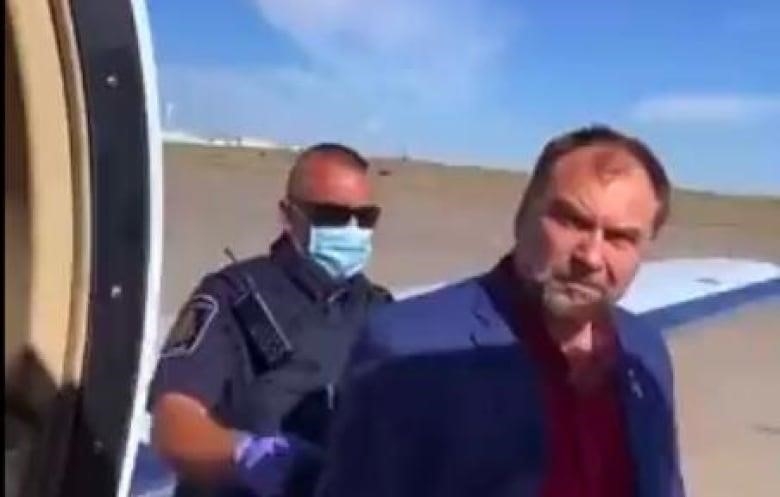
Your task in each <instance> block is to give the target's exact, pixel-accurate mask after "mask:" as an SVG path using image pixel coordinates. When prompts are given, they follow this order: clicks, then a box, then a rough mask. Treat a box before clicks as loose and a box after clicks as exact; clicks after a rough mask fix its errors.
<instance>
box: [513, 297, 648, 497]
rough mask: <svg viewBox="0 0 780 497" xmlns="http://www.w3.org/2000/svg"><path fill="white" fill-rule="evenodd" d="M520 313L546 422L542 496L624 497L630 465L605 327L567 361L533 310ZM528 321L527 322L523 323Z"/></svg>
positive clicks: (611, 341)
mask: <svg viewBox="0 0 780 497" xmlns="http://www.w3.org/2000/svg"><path fill="white" fill-rule="evenodd" d="M522 307H525V308H524V309H522V311H523V312H522V318H523V319H522V322H524V323H525V324H526V325H525V326H523V329H524V336H523V338H524V341H525V343H527V344H528V346H529V350H530V352H531V355H532V357H533V358H534V359H535V361H536V362H537V363H538V365H539V370H540V372H541V374H540V378H541V381H542V394H543V401H544V409H545V420H546V421H547V437H546V440H547V447H546V452H547V466H546V468H547V469H546V472H545V474H544V477H543V481H542V487H541V488H542V491H541V494H540V495H541V496H542V497H628V496H631V495H633V486H634V467H633V461H632V456H631V452H630V450H629V446H628V437H627V434H626V427H625V420H624V418H623V412H622V407H621V404H620V400H619V395H618V385H617V377H616V374H615V368H614V362H615V361H614V359H615V357H616V356H617V352H618V347H619V345H618V343H617V338H616V336H615V333H614V331H613V330H611V329H607V330H604V331H601V332H600V333H599V334H598V335H597V336H598V339H597V340H596V346H595V353H594V354H592V355H591V356H590V357H587V358H581V359H578V358H567V357H565V356H564V354H563V353H562V352H561V350H560V348H559V346H558V345H557V344H556V343H555V342H554V341H553V339H552V337H550V335H549V334H548V333H547V331H546V330H545V328H544V324H543V322H542V319H541V318H540V316H539V312H538V308H537V309H536V310H534V309H529V308H528V306H527V305H526V306H521V308H522ZM529 317H530V319H529Z"/></svg>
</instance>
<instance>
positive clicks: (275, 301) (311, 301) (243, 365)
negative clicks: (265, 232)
mask: <svg viewBox="0 0 780 497" xmlns="http://www.w3.org/2000/svg"><path fill="white" fill-rule="evenodd" d="M247 277H249V278H250V279H251V280H252V282H253V283H254V285H256V290H257V292H258V293H259V294H260V295H261V297H262V299H263V301H264V303H265V304H266V305H267V310H268V313H267V314H268V316H266V317H267V318H268V320H267V322H266V326H270V325H271V324H273V325H275V326H278V327H279V328H280V329H281V330H282V331H283V333H284V334H285V335H286V337H288V338H289V341H290V343H291V344H292V346H293V349H294V351H293V353H292V355H291V357H290V358H289V359H288V360H287V361H285V362H284V363H282V364H280V365H279V366H278V367H276V368H273V369H271V370H270V371H269V370H262V368H261V369H259V368H258V366H257V361H256V359H255V358H254V357H253V354H252V353H253V350H252V346H251V344H250V343H249V342H248V340H247V335H246V329H245V328H244V329H242V325H241V321H240V320H239V319H237V317H236V314H235V312H234V310H233V309H234V305H235V303H236V301H237V300H238V299H240V298H242V297H243V296H246V293H247V290H251V289H249V288H248V287H249V286H251V284H248V283H247V281H248V280H247ZM389 300H390V296H389V294H388V293H387V292H386V291H385V290H383V289H381V288H379V287H377V286H375V285H373V284H371V283H370V282H369V281H368V280H367V279H366V278H365V277H364V276H363V275H358V276H356V277H354V278H351V279H350V280H348V281H346V282H342V283H340V284H339V283H336V282H334V281H333V280H332V279H330V278H329V277H328V276H327V274H326V273H325V272H324V271H323V270H322V269H321V268H319V267H318V266H317V265H316V264H315V263H313V262H312V261H310V260H309V259H307V258H304V257H302V256H301V255H300V254H299V253H298V251H297V250H296V249H295V248H294V247H293V245H292V243H291V242H290V241H289V239H288V238H287V237H285V236H283V237H281V238H280V239H278V240H277V241H276V242H275V243H274V244H273V245H272V246H271V251H270V254H269V256H267V257H258V258H255V259H251V260H248V261H245V262H240V263H237V264H233V265H231V266H228V267H226V268H224V269H223V270H221V271H219V272H217V273H213V274H210V275H208V276H206V277H205V278H204V279H203V280H202V281H201V283H200V284H199V285H198V287H197V288H196V290H195V291H194V292H193V294H192V296H191V297H190V299H189V300H188V302H187V303H186V304H185V305H184V306H183V307H182V309H181V310H180V312H179V315H178V317H177V319H176V322H175V324H174V325H173V327H172V328H171V331H170V333H169V336H168V340H167V343H166V345H165V346H164V348H163V351H162V353H161V357H160V361H159V364H158V367H157V372H156V374H155V378H154V380H153V382H152V386H151V389H150V404H151V405H153V404H154V402H155V401H156V399H158V398H159V397H160V396H161V395H162V394H164V393H166V392H176V393H181V394H184V395H187V396H190V397H193V398H195V399H197V400H198V401H199V402H201V403H202V404H203V405H204V406H205V407H206V408H208V410H209V411H210V413H211V415H212V416H213V417H214V418H215V419H216V420H217V421H218V422H220V423H221V424H223V425H225V426H227V427H230V428H233V429H238V430H245V431H251V432H253V433H256V434H260V435H263V434H271V433H274V432H276V431H279V430H282V431H292V432H295V433H296V434H297V435H299V436H302V437H303V438H305V439H307V440H309V441H312V442H314V443H322V442H323V439H324V437H325V432H326V431H327V425H328V421H329V416H327V412H329V411H330V409H331V408H332V407H333V406H332V403H333V401H334V398H333V395H332V392H333V389H332V385H333V384H334V383H335V382H336V381H337V380H338V378H339V376H340V374H341V369H342V367H343V365H344V363H345V361H346V358H347V354H348V352H349V349H350V347H351V345H352V343H353V341H354V338H355V336H356V334H357V331H358V330H359V328H360V326H361V325H362V324H363V321H364V320H365V317H366V315H367V313H368V312H369V310H370V308H371V307H372V306H374V305H377V304H380V303H383V302H387V301H389Z"/></svg>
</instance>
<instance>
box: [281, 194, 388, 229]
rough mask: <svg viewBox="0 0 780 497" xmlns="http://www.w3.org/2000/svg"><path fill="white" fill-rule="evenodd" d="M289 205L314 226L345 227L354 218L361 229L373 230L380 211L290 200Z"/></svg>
mask: <svg viewBox="0 0 780 497" xmlns="http://www.w3.org/2000/svg"><path fill="white" fill-rule="evenodd" d="M290 203H291V204H292V205H294V206H296V207H297V208H298V209H300V210H301V211H302V212H303V214H304V215H305V216H306V218H307V219H308V220H309V222H310V223H311V224H313V225H314V226H322V227H337V226H346V225H347V224H349V222H350V221H351V220H352V218H355V220H356V221H357V224H358V226H360V227H361V228H373V227H374V226H376V223H377V221H378V220H379V214H380V213H381V209H380V208H379V206H376V205H366V206H362V207H348V206H346V205H338V204H328V203H320V202H303V201H300V200H291V201H290Z"/></svg>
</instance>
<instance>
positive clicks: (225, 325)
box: [149, 279, 236, 408]
mask: <svg viewBox="0 0 780 497" xmlns="http://www.w3.org/2000/svg"><path fill="white" fill-rule="evenodd" d="M226 293H227V292H226V290H225V289H224V288H222V287H221V286H220V285H219V284H217V283H215V282H213V281H210V280H209V279H206V280H204V282H203V283H201V285H199V287H198V288H197V289H196V290H195V292H193V294H192V295H191V296H190V298H189V300H188V301H187V302H186V303H185V304H184V306H182V308H181V309H180V311H179V313H178V315H177V318H176V321H175V322H174V324H173V326H172V327H171V330H170V332H169V334H168V338H167V341H166V343H165V345H164V347H163V349H162V351H161V353H160V360H159V362H158V365H157V371H156V373H155V377H154V379H153V381H152V385H151V387H150V396H149V405H150V406H153V405H154V403H155V402H156V401H157V399H159V398H160V396H162V395H163V394H165V393H180V394H184V395H187V396H189V397H193V398H195V399H196V400H198V401H199V402H200V403H202V404H203V405H204V406H205V407H207V408H211V407H213V406H214V405H215V404H217V403H218V402H219V400H220V397H221V395H222V392H223V391H224V389H225V385H226V383H227V381H228V380H229V378H230V375H231V371H232V366H231V365H232V364H233V363H234V362H235V358H234V355H235V354H236V351H235V348H234V347H233V345H232V344H233V342H232V340H233V338H232V337H233V336H234V335H233V333H234V332H235V326H236V324H235V321H234V319H233V316H232V313H231V311H230V307H229V299H228V298H226V297H225V295H226Z"/></svg>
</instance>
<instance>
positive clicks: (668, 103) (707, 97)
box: [631, 94, 780, 124]
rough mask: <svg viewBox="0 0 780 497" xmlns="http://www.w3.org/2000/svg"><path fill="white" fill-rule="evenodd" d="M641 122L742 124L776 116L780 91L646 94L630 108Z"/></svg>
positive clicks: (779, 111)
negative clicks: (775, 93)
mask: <svg viewBox="0 0 780 497" xmlns="http://www.w3.org/2000/svg"><path fill="white" fill-rule="evenodd" d="M631 117H632V118H633V119H634V120H636V121H638V122H642V123H679V124H742V123H752V122H757V121H763V120H766V119H771V118H777V117H780V94H777V95H772V94H770V95H747V94H744V95H743V94H679V95H665V96H656V97H649V98H646V99H644V100H641V101H640V102H639V103H637V104H636V105H635V106H634V107H633V108H632V109H631Z"/></svg>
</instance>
